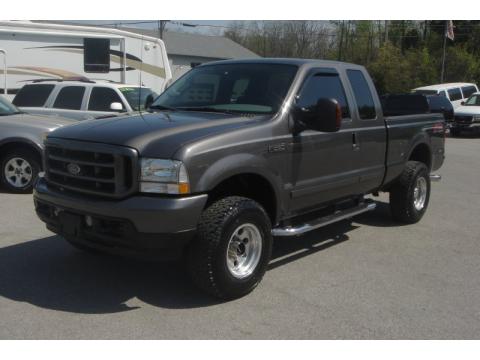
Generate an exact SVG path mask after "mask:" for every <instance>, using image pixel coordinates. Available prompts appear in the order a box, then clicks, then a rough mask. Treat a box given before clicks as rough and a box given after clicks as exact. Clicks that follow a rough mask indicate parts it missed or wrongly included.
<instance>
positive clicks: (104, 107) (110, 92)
mask: <svg viewBox="0 0 480 360" xmlns="http://www.w3.org/2000/svg"><path fill="white" fill-rule="evenodd" d="M112 103H120V104H122V107H123V109H125V104H124V103H123V101H122V99H121V98H120V95H119V94H117V92H116V91H115V90H114V89H111V88H107V87H100V86H96V87H94V88H92V91H91V93H90V100H89V102H88V110H91V111H108V112H115V110H112V109H111V108H110V105H111V104H112ZM117 111H118V110H117Z"/></svg>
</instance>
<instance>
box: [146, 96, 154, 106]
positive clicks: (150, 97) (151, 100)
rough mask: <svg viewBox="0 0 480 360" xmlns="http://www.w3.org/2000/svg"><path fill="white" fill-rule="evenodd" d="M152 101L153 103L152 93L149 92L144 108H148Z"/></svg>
mask: <svg viewBox="0 0 480 360" xmlns="http://www.w3.org/2000/svg"><path fill="white" fill-rule="evenodd" d="M152 103H153V95H152V94H149V95H148V96H147V98H146V99H145V109H148V108H149V107H150V105H152Z"/></svg>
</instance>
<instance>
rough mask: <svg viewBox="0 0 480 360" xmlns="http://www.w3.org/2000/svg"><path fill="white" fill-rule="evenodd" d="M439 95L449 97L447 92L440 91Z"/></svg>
mask: <svg viewBox="0 0 480 360" xmlns="http://www.w3.org/2000/svg"><path fill="white" fill-rule="evenodd" d="M438 95H439V96H443V97H447V93H446V92H445V90H442V91H439V92H438Z"/></svg>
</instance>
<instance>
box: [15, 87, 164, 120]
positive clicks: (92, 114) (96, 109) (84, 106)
mask: <svg viewBox="0 0 480 360" xmlns="http://www.w3.org/2000/svg"><path fill="white" fill-rule="evenodd" d="M155 97H157V94H156V93H155V92H153V91H152V90H151V89H150V88H146V87H140V86H138V85H125V84H118V83H114V82H107V81H103V80H88V79H84V78H79V79H78V80H76V81H74V80H66V81H65V80H36V81H34V82H33V83H30V84H27V85H25V86H23V87H22V88H21V89H20V90H19V92H18V93H17V94H16V95H15V98H14V99H13V101H12V102H13V104H14V105H16V106H17V107H19V108H20V109H21V110H22V111H26V112H28V113H31V114H39V115H58V116H62V117H65V118H71V119H75V120H85V119H93V118H97V117H102V116H105V115H111V114H115V113H121V112H135V111H142V110H144V109H145V106H148V105H149V104H150V103H151V101H153V99H154V98H155Z"/></svg>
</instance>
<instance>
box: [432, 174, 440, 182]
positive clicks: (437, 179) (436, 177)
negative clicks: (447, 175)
mask: <svg viewBox="0 0 480 360" xmlns="http://www.w3.org/2000/svg"><path fill="white" fill-rule="evenodd" d="M440 180H442V175H435V174H430V181H432V182H433V181H440Z"/></svg>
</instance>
